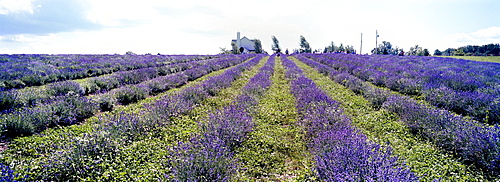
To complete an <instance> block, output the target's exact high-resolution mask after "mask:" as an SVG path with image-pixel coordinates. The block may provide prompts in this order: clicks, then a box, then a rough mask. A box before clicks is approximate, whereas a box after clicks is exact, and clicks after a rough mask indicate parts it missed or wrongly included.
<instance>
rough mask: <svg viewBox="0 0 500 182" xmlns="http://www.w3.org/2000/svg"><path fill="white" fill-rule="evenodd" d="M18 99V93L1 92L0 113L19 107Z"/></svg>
mask: <svg viewBox="0 0 500 182" xmlns="http://www.w3.org/2000/svg"><path fill="white" fill-rule="evenodd" d="M17 99H18V98H17V92H15V91H2V92H0V111H3V110H7V109H11V108H14V107H16V106H17V105H18V103H17V102H16V101H17Z"/></svg>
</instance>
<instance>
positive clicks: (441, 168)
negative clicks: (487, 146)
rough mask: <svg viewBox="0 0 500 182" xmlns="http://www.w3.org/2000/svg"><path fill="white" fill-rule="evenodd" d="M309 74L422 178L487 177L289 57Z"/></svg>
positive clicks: (357, 123) (365, 130)
mask: <svg viewBox="0 0 500 182" xmlns="http://www.w3.org/2000/svg"><path fill="white" fill-rule="evenodd" d="M289 58H290V59H291V60H293V61H294V62H295V63H296V64H297V66H299V67H300V68H301V69H302V70H303V71H304V73H305V74H306V76H307V77H308V78H310V79H311V80H313V81H314V82H315V83H316V85H318V87H319V88H321V89H322V90H324V91H325V92H326V93H327V94H328V95H329V96H330V97H331V98H332V99H334V100H337V101H338V102H340V103H341V104H340V106H341V107H342V108H343V109H344V114H346V115H348V116H349V117H350V119H351V122H352V123H353V125H354V126H355V127H357V128H358V129H360V130H361V131H362V132H363V133H364V134H365V135H367V136H368V137H369V139H370V140H372V141H375V142H377V143H379V144H381V145H385V146H387V145H389V146H390V147H392V149H393V153H394V154H395V155H397V156H399V158H400V159H401V160H402V161H403V162H405V163H406V164H408V165H409V166H410V167H411V168H412V171H413V172H415V173H416V174H417V175H418V176H420V177H421V181H432V180H434V179H441V180H442V181H484V180H485V177H484V176H483V175H482V174H479V173H478V172H476V170H474V169H473V167H470V166H467V165H464V164H463V163H461V162H459V161H458V160H457V159H456V158H454V157H453V156H452V155H449V154H446V152H444V151H442V150H440V149H438V148H437V147H436V146H434V145H433V144H432V143H431V142H428V141H425V140H424V139H422V138H420V137H418V136H415V135H413V134H411V132H410V131H409V129H408V128H407V127H406V126H405V125H404V124H403V123H401V122H399V121H398V117H397V116H396V115H395V114H393V113H390V112H388V111H385V110H375V109H373V108H372V107H370V105H369V102H368V101H366V100H365V99H364V98H363V97H362V96H359V95H356V94H355V93H354V92H352V91H350V90H349V89H348V88H346V87H344V86H342V85H340V84H338V83H336V82H334V81H333V80H331V79H329V78H328V77H327V76H324V75H323V74H321V73H319V72H318V71H316V70H315V69H313V68H311V67H309V66H307V65H306V64H304V63H302V62H300V61H298V60H297V59H295V58H294V57H289Z"/></svg>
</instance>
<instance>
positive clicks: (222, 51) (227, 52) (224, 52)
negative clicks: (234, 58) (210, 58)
mask: <svg viewBox="0 0 500 182" xmlns="http://www.w3.org/2000/svg"><path fill="white" fill-rule="evenodd" d="M219 49H220V52H219V54H231V51H230V50H227V49H226V48H225V47H219Z"/></svg>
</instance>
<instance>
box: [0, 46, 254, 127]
mask: <svg viewBox="0 0 500 182" xmlns="http://www.w3.org/2000/svg"><path fill="white" fill-rule="evenodd" d="M252 56H253V55H246V56H239V57H229V58H217V59H211V60H209V61H207V62H206V63H205V64H199V65H193V66H194V67H192V68H190V69H188V70H186V71H184V72H180V73H177V74H171V75H167V76H161V77H157V78H155V79H150V80H147V81H145V82H142V83H140V84H136V85H127V86H124V87H120V88H118V89H115V90H112V91H111V92H107V93H105V94H101V95H98V96H95V97H94V99H89V98H86V97H83V96H81V95H65V96H61V97H56V98H54V99H53V100H52V101H51V102H48V103H47V104H41V105H39V106H36V107H33V108H23V109H21V110H18V111H14V112H11V113H8V114H5V115H3V117H2V118H1V119H0V124H1V128H2V132H1V136H6V137H16V136H20V135H31V134H33V133H37V132H40V131H43V130H45V129H47V128H51V127H54V126H60V125H62V126H65V125H73V124H76V123H79V122H81V121H83V120H84V119H86V118H88V117H91V116H93V115H94V114H95V113H96V112H97V111H98V110H99V109H100V110H102V111H109V110H112V109H113V108H114V106H115V105H117V104H122V105H126V104H130V103H133V102H137V101H139V100H142V99H144V98H146V97H147V96H149V95H152V94H156V93H159V92H163V91H166V90H168V89H171V88H174V87H178V86H180V85H183V84H185V83H187V82H188V81H190V80H194V79H197V78H199V77H201V76H203V75H206V74H208V73H210V72H212V71H216V70H219V69H222V68H226V67H230V66H233V65H236V64H239V63H241V62H243V61H245V60H246V59H248V58H250V57H252Z"/></svg>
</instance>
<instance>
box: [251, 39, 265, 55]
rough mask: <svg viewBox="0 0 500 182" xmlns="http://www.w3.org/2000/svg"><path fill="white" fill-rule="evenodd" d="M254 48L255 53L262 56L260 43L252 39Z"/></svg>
mask: <svg viewBox="0 0 500 182" xmlns="http://www.w3.org/2000/svg"><path fill="white" fill-rule="evenodd" d="M253 42H254V48H255V53H257V54H262V52H263V51H262V43H261V42H260V40H259V39H254V40H253Z"/></svg>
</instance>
